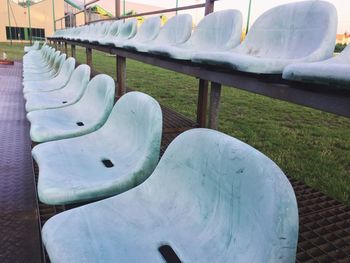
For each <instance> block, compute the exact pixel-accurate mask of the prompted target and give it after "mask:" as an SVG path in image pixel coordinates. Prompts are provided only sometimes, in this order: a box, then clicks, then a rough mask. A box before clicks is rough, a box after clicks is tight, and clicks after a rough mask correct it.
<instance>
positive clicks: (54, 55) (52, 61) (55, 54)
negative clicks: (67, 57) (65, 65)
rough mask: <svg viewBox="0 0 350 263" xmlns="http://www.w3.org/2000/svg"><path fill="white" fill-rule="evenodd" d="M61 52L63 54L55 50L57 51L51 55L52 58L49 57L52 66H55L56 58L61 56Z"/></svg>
mask: <svg viewBox="0 0 350 263" xmlns="http://www.w3.org/2000/svg"><path fill="white" fill-rule="evenodd" d="M60 54H61V51H58V50H57V51H55V53H53V54H52V55H51V56H50V58H49V65H50V67H54V66H55V65H54V63H55V60H56V58H58V57H59V56H60Z"/></svg>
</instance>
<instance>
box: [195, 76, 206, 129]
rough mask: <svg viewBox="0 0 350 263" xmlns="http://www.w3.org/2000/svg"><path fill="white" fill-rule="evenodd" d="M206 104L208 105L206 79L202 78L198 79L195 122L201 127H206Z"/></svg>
mask: <svg viewBox="0 0 350 263" xmlns="http://www.w3.org/2000/svg"><path fill="white" fill-rule="evenodd" d="M207 105H208V81H207V80H204V79H199V87H198V103H197V123H198V125H199V127H201V128H205V127H206V116H207Z"/></svg>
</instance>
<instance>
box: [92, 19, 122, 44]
mask: <svg viewBox="0 0 350 263" xmlns="http://www.w3.org/2000/svg"><path fill="white" fill-rule="evenodd" d="M122 24H123V22H122V21H121V20H117V21H115V22H113V23H112V25H111V26H110V27H109V31H108V32H107V34H106V35H105V36H104V37H102V38H100V39H97V42H98V43H99V44H101V45H106V44H107V43H111V42H112V41H113V39H114V38H115V37H116V36H117V35H118V34H119V30H120V27H121V25H122Z"/></svg>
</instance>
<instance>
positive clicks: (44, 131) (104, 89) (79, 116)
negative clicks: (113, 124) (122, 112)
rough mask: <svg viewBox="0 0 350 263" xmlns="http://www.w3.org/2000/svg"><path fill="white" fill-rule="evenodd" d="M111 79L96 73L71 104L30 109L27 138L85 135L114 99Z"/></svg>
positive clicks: (101, 120)
mask: <svg viewBox="0 0 350 263" xmlns="http://www.w3.org/2000/svg"><path fill="white" fill-rule="evenodd" d="M114 88H115V84H114V80H113V79H112V78H111V77H109V76H107V75H104V74H101V75H97V76H96V77H94V78H93V79H92V80H91V81H90V82H89V84H88V86H87V88H86V91H85V93H84V95H83V97H82V98H81V99H80V100H79V101H78V102H77V103H75V104H73V105H70V106H67V107H64V108H58V109H49V110H38V111H31V112H29V113H28V114H27V118H28V120H29V121H30V123H31V127H30V137H31V139H32V141H34V142H46V141H54V140H60V139H65V138H71V137H76V136H80V135H84V134H88V133H90V132H93V131H95V130H97V129H99V128H100V127H101V126H102V125H103V124H104V123H105V122H106V120H107V118H108V116H109V113H110V112H111V110H112V107H113V102H114Z"/></svg>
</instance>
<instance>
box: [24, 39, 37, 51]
mask: <svg viewBox="0 0 350 263" xmlns="http://www.w3.org/2000/svg"><path fill="white" fill-rule="evenodd" d="M39 48H40V43H39V41H35V42H34V44H33V45H32V46H25V47H24V53H28V52H29V51H32V50H38V49H39Z"/></svg>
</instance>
